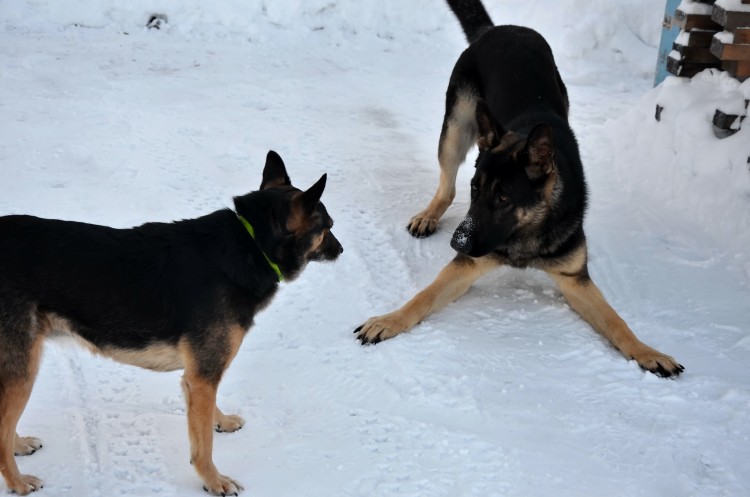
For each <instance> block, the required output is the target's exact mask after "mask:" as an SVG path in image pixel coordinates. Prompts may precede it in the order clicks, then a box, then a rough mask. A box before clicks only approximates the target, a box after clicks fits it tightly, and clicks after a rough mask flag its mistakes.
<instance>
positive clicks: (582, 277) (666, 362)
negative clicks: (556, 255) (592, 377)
mask: <svg viewBox="0 0 750 497" xmlns="http://www.w3.org/2000/svg"><path fill="white" fill-rule="evenodd" d="M585 254H586V249H585V246H584V247H583V250H579V251H577V252H576V254H575V256H574V257H573V258H572V259H570V260H569V262H568V263H567V264H565V265H564V266H562V267H559V268H558V269H557V270H548V273H549V275H550V276H551V277H552V279H554V280H555V283H557V286H558V287H559V288H560V291H561V292H562V294H563V296H564V297H565V299H566V300H567V301H568V303H569V304H570V307H572V308H573V310H575V311H576V312H577V313H578V314H580V316H581V317H582V318H583V319H584V320H585V321H586V322H588V323H589V324H590V325H591V326H592V327H593V328H594V329H595V330H596V331H598V332H599V333H600V334H601V335H603V336H604V337H605V338H607V340H609V341H610V343H611V344H612V345H613V346H614V347H615V348H617V350H619V351H620V352H621V353H622V354H623V355H624V356H625V357H626V358H628V359H635V360H636V361H637V362H638V364H639V365H640V366H641V367H642V368H643V369H646V370H649V371H652V372H657V371H659V370H663V371H666V372H668V373H669V374H678V373H679V372H680V371H682V367H681V366H680V365H679V364H678V363H677V361H675V360H674V358H672V357H670V356H668V355H666V354H662V353H661V352H659V351H657V350H655V349H653V348H651V347H649V346H648V345H646V344H644V343H643V342H641V341H640V340H639V339H638V338H637V337H636V336H635V333H633V331H632V330H631V329H630V327H628V325H627V323H625V321H623V319H622V318H621V317H620V316H619V315H618V314H617V312H616V311H615V310H614V309H613V308H612V307H611V306H610V305H609V303H608V302H607V301H606V299H605V298H604V296H603V295H602V293H601V291H600V290H599V288H597V286H596V285H595V284H594V282H593V281H592V280H591V279H590V278H589V277H588V271H587V270H586V264H585ZM582 258H583V262H582ZM561 270H562V271H563V273H564V274H563V273H561V272H560V271H561ZM566 270H567V271H566Z"/></svg>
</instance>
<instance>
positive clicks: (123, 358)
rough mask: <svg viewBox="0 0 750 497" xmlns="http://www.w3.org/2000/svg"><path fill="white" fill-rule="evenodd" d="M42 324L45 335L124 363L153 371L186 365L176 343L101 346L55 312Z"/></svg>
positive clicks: (171, 369)
mask: <svg viewBox="0 0 750 497" xmlns="http://www.w3.org/2000/svg"><path fill="white" fill-rule="evenodd" d="M42 324H43V329H45V335H50V336H51V337H56V338H61V337H64V338H67V339H71V340H73V341H74V342H75V343H76V344H78V345H80V346H81V347H83V348H85V349H86V350H88V351H89V352H91V353H92V354H95V355H100V356H104V357H108V358H110V359H113V360H115V361H117V362H120V363H123V364H129V365H131V366H138V367H140V368H145V369H150V370H152V371H176V370H178V369H182V368H183V367H184V365H183V364H182V357H181V356H180V351H179V348H178V346H176V345H171V344H166V343H157V344H152V345H149V346H147V347H143V348H140V349H122V348H118V347H104V348H100V347H97V346H96V345H94V344H93V343H91V342H89V341H88V340H86V339H85V338H83V337H82V336H80V335H79V334H77V333H76V332H75V331H74V329H73V326H71V324H70V322H69V321H68V320H67V319H65V318H62V317H60V316H58V315H56V314H54V313H48V314H46V315H45V316H44V317H43V320H42Z"/></svg>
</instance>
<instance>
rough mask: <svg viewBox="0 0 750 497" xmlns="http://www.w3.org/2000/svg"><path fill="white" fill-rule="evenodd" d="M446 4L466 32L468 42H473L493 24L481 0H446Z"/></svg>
mask: <svg viewBox="0 0 750 497" xmlns="http://www.w3.org/2000/svg"><path fill="white" fill-rule="evenodd" d="M448 5H449V6H450V8H451V10H452V11H453V13H454V14H456V17H458V22H460V23H461V27H462V28H463V30H464V33H465V34H466V39H467V40H469V43H474V42H475V41H476V40H477V39H478V38H479V37H480V36H482V34H484V32H485V31H487V30H488V29H490V28H491V27H492V26H494V24H493V22H492V19H490V15H489V14H488V13H487V10H486V9H485V8H484V5H482V0H448Z"/></svg>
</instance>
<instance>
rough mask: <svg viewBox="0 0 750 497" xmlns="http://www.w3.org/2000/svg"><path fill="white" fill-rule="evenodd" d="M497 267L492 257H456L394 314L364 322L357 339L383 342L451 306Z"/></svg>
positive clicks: (497, 264)
mask: <svg viewBox="0 0 750 497" xmlns="http://www.w3.org/2000/svg"><path fill="white" fill-rule="evenodd" d="M500 265H501V262H500V261H499V260H498V259H497V258H495V257H493V256H484V257H480V258H477V259H473V258H470V257H463V256H459V257H456V258H455V259H453V260H452V261H451V262H450V263H448V265H446V266H445V267H444V268H443V269H442V271H440V273H439V274H438V276H437V278H435V281H433V282H432V283H430V285H429V286H427V287H426V288H425V289H424V290H422V291H421V292H419V293H417V295H415V296H414V297H413V298H412V299H411V300H409V301H408V302H407V303H406V304H404V306H403V307H401V308H400V309H398V310H397V311H394V312H391V313H389V314H385V315H383V316H377V317H373V318H370V319H368V320H367V322H366V323H365V324H364V325H363V326H362V329H361V330H360V334H359V337H360V338H362V339H364V340H365V341H372V340H376V339H377V340H385V339H386V338H391V337H394V336H396V335H398V334H399V333H402V332H404V331H407V330H409V329H411V328H412V327H413V326H414V325H416V324H417V323H419V322H420V321H422V319H424V318H425V317H426V316H427V315H428V314H431V313H433V312H436V311H438V310H440V309H442V308H443V307H445V306H446V305H448V304H449V303H450V302H453V301H454V300H456V299H457V298H459V297H460V296H461V295H463V294H464V293H466V291H467V290H468V289H469V288H470V287H471V285H472V284H473V283H474V282H475V281H476V280H477V278H479V277H480V276H482V275H483V274H485V273H487V272H488V271H490V270H491V269H494V268H496V267H498V266H500Z"/></svg>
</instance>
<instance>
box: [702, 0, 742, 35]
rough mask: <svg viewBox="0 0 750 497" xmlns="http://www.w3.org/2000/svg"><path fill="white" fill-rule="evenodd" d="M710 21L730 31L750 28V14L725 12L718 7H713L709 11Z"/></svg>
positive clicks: (734, 11) (733, 11)
mask: <svg viewBox="0 0 750 497" xmlns="http://www.w3.org/2000/svg"><path fill="white" fill-rule="evenodd" d="M711 19H712V20H713V21H715V22H716V23H718V24H721V25H722V26H724V29H726V30H730V31H731V30H734V29H736V28H741V27H745V26H750V12H741V11H736V10H726V9H725V8H723V7H721V6H719V5H714V8H713V10H712V11H711Z"/></svg>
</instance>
